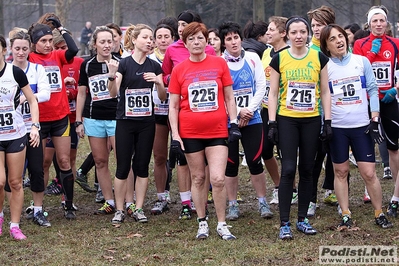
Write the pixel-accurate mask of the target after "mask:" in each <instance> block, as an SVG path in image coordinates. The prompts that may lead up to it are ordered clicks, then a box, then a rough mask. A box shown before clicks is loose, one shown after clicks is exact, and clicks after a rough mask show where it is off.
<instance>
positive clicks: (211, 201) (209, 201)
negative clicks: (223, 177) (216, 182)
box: [208, 190, 213, 204]
mask: <svg viewBox="0 0 399 266" xmlns="http://www.w3.org/2000/svg"><path fill="white" fill-rule="evenodd" d="M211 203H213V197H212V190H208V204H211Z"/></svg>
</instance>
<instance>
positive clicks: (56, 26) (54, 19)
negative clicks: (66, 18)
mask: <svg viewBox="0 0 399 266" xmlns="http://www.w3.org/2000/svg"><path fill="white" fill-rule="evenodd" d="M46 21H50V22H51V23H52V24H53V26H54V28H56V29H58V28H60V27H62V25H61V22H60V21H59V20H58V19H57V18H55V17H49V18H47V19H46Z"/></svg>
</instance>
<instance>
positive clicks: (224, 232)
mask: <svg viewBox="0 0 399 266" xmlns="http://www.w3.org/2000/svg"><path fill="white" fill-rule="evenodd" d="M231 227H232V226H231V225H227V224H224V225H222V226H221V227H219V228H218V232H219V234H220V235H221V236H231V235H232V234H231V233H230V230H229V228H231Z"/></svg>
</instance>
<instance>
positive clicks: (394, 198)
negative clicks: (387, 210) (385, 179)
mask: <svg viewBox="0 0 399 266" xmlns="http://www.w3.org/2000/svg"><path fill="white" fill-rule="evenodd" d="M392 201H396V202H399V197H396V196H392V199H391V202H392Z"/></svg>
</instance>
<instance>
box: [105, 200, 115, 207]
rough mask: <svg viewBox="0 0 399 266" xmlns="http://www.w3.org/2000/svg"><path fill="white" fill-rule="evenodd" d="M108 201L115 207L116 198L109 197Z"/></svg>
mask: <svg viewBox="0 0 399 266" xmlns="http://www.w3.org/2000/svg"><path fill="white" fill-rule="evenodd" d="M106 201H107V202H108V204H109V205H112V207H115V200H113V199H109V200H106Z"/></svg>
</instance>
